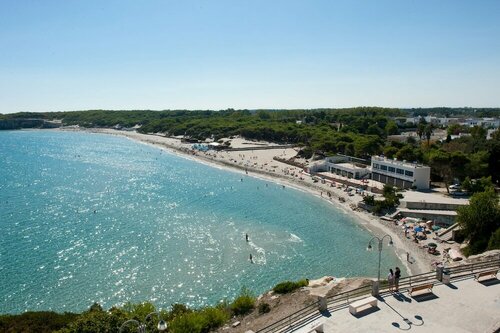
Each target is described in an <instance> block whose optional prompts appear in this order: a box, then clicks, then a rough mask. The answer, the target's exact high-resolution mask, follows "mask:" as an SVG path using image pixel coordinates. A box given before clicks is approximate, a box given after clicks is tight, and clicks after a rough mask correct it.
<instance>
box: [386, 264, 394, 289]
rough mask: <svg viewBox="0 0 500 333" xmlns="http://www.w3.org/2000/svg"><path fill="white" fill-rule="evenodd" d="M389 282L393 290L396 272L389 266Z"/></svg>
mask: <svg viewBox="0 0 500 333" xmlns="http://www.w3.org/2000/svg"><path fill="white" fill-rule="evenodd" d="M387 282H388V283H389V291H390V292H392V291H393V289H394V272H393V271H392V268H389V274H387Z"/></svg>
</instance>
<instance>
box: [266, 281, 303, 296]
mask: <svg viewBox="0 0 500 333" xmlns="http://www.w3.org/2000/svg"><path fill="white" fill-rule="evenodd" d="M308 284H309V281H307V279H302V280H299V281H297V282H293V281H283V282H280V283H278V284H277V285H276V286H274V288H273V291H274V292H275V293H278V294H287V293H291V292H292V291H294V290H297V289H299V288H301V287H305V286H307V285H308Z"/></svg>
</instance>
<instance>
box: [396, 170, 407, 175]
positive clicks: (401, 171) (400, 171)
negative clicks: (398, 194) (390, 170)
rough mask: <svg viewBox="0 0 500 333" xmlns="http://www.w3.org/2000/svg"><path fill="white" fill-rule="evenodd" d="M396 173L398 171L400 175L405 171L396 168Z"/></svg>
mask: <svg viewBox="0 0 500 333" xmlns="http://www.w3.org/2000/svg"><path fill="white" fill-rule="evenodd" d="M396 173H398V174H400V175H404V174H405V171H404V170H403V169H396Z"/></svg>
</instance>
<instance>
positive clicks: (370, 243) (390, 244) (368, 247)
mask: <svg viewBox="0 0 500 333" xmlns="http://www.w3.org/2000/svg"><path fill="white" fill-rule="evenodd" d="M386 237H388V238H389V243H388V245H389V246H392V245H394V243H393V242H392V237H391V236H389V235H384V236H383V237H382V238H378V237H377V236H375V237H373V238H372V239H370V241H369V242H368V246H367V247H366V249H367V250H368V251H371V250H372V249H373V248H372V241H375V240H377V241H378V275H377V283H375V284H374V285H373V290H372V295H373V296H377V295H378V290H379V286H380V259H381V258H382V244H383V242H384V239H385V238H386Z"/></svg>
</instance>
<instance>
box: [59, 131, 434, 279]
mask: <svg viewBox="0 0 500 333" xmlns="http://www.w3.org/2000/svg"><path fill="white" fill-rule="evenodd" d="M61 130H84V131H86V132H90V133H101V134H110V135H119V136H124V137H127V138H129V139H132V140H135V141H138V142H142V143H145V144H150V145H153V146H155V147H158V148H160V149H165V150H167V151H169V152H172V153H175V154H177V155H179V156H183V157H185V158H189V159H191V160H193V161H197V162H201V163H204V164H208V165H210V166H213V167H217V168H227V169H231V170H233V171H237V172H240V173H242V175H245V176H247V175H248V176H252V177H258V178H261V179H264V180H268V181H270V182H275V183H278V184H280V185H283V186H286V187H294V188H296V189H299V190H302V191H304V192H307V193H309V194H311V195H315V196H317V197H319V198H322V199H323V200H326V201H328V202H329V203H331V204H333V205H335V206H336V207H338V208H340V209H343V210H345V211H346V212H347V213H348V214H350V215H354V216H355V217H356V219H355V220H356V221H357V222H358V223H359V224H360V225H362V226H363V227H364V228H366V229H367V230H368V231H369V232H370V233H371V234H373V235H374V236H383V235H384V234H388V235H390V236H391V238H392V239H393V242H394V250H395V252H396V255H397V256H398V257H399V258H400V260H401V262H402V263H403V264H404V265H405V266H406V269H407V271H408V273H409V274H411V275H415V274H420V273H424V272H428V271H430V270H431V269H432V267H431V263H432V261H434V260H436V258H435V257H432V256H431V255H429V254H427V252H426V251H424V250H423V249H422V248H419V247H418V245H416V244H415V243H413V242H411V241H410V240H408V239H406V238H405V237H404V234H403V232H402V230H401V228H400V227H398V226H395V225H394V223H392V222H386V221H383V220H380V218H378V217H375V216H373V215H371V214H369V213H368V212H366V211H363V210H360V209H359V208H356V205H357V203H358V202H359V201H361V200H362V196H361V195H359V194H355V195H353V196H349V195H348V193H347V192H345V191H344V188H343V187H341V186H340V184H338V183H337V186H332V184H331V183H330V182H325V183H324V184H323V183H322V182H321V181H316V182H315V181H314V180H313V179H312V177H311V176H310V175H308V174H307V173H305V172H304V171H303V170H302V168H300V167H297V166H292V165H290V164H285V163H282V162H279V161H277V160H274V159H273V158H274V157H278V158H281V159H289V158H291V157H294V156H296V154H297V152H298V149H296V148H285V149H283V148H276V149H273V148H272V144H271V143H268V142H252V141H248V140H244V139H242V138H235V139H231V148H243V149H248V150H236V151H215V150H209V151H206V152H203V151H198V150H196V151H193V149H192V144H191V143H183V142H181V140H180V139H177V138H170V137H165V136H160V135H150V134H141V133H137V132H133V131H122V130H114V129H101V128H100V129H74V128H63V129H61ZM263 146H267V147H266V149H264V150H252V149H251V147H263ZM340 198H342V199H340ZM341 200H342V201H341ZM407 253H409V254H410V257H411V258H412V260H410V261H411V263H410V262H408V261H407ZM312 278H314V277H312Z"/></svg>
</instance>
